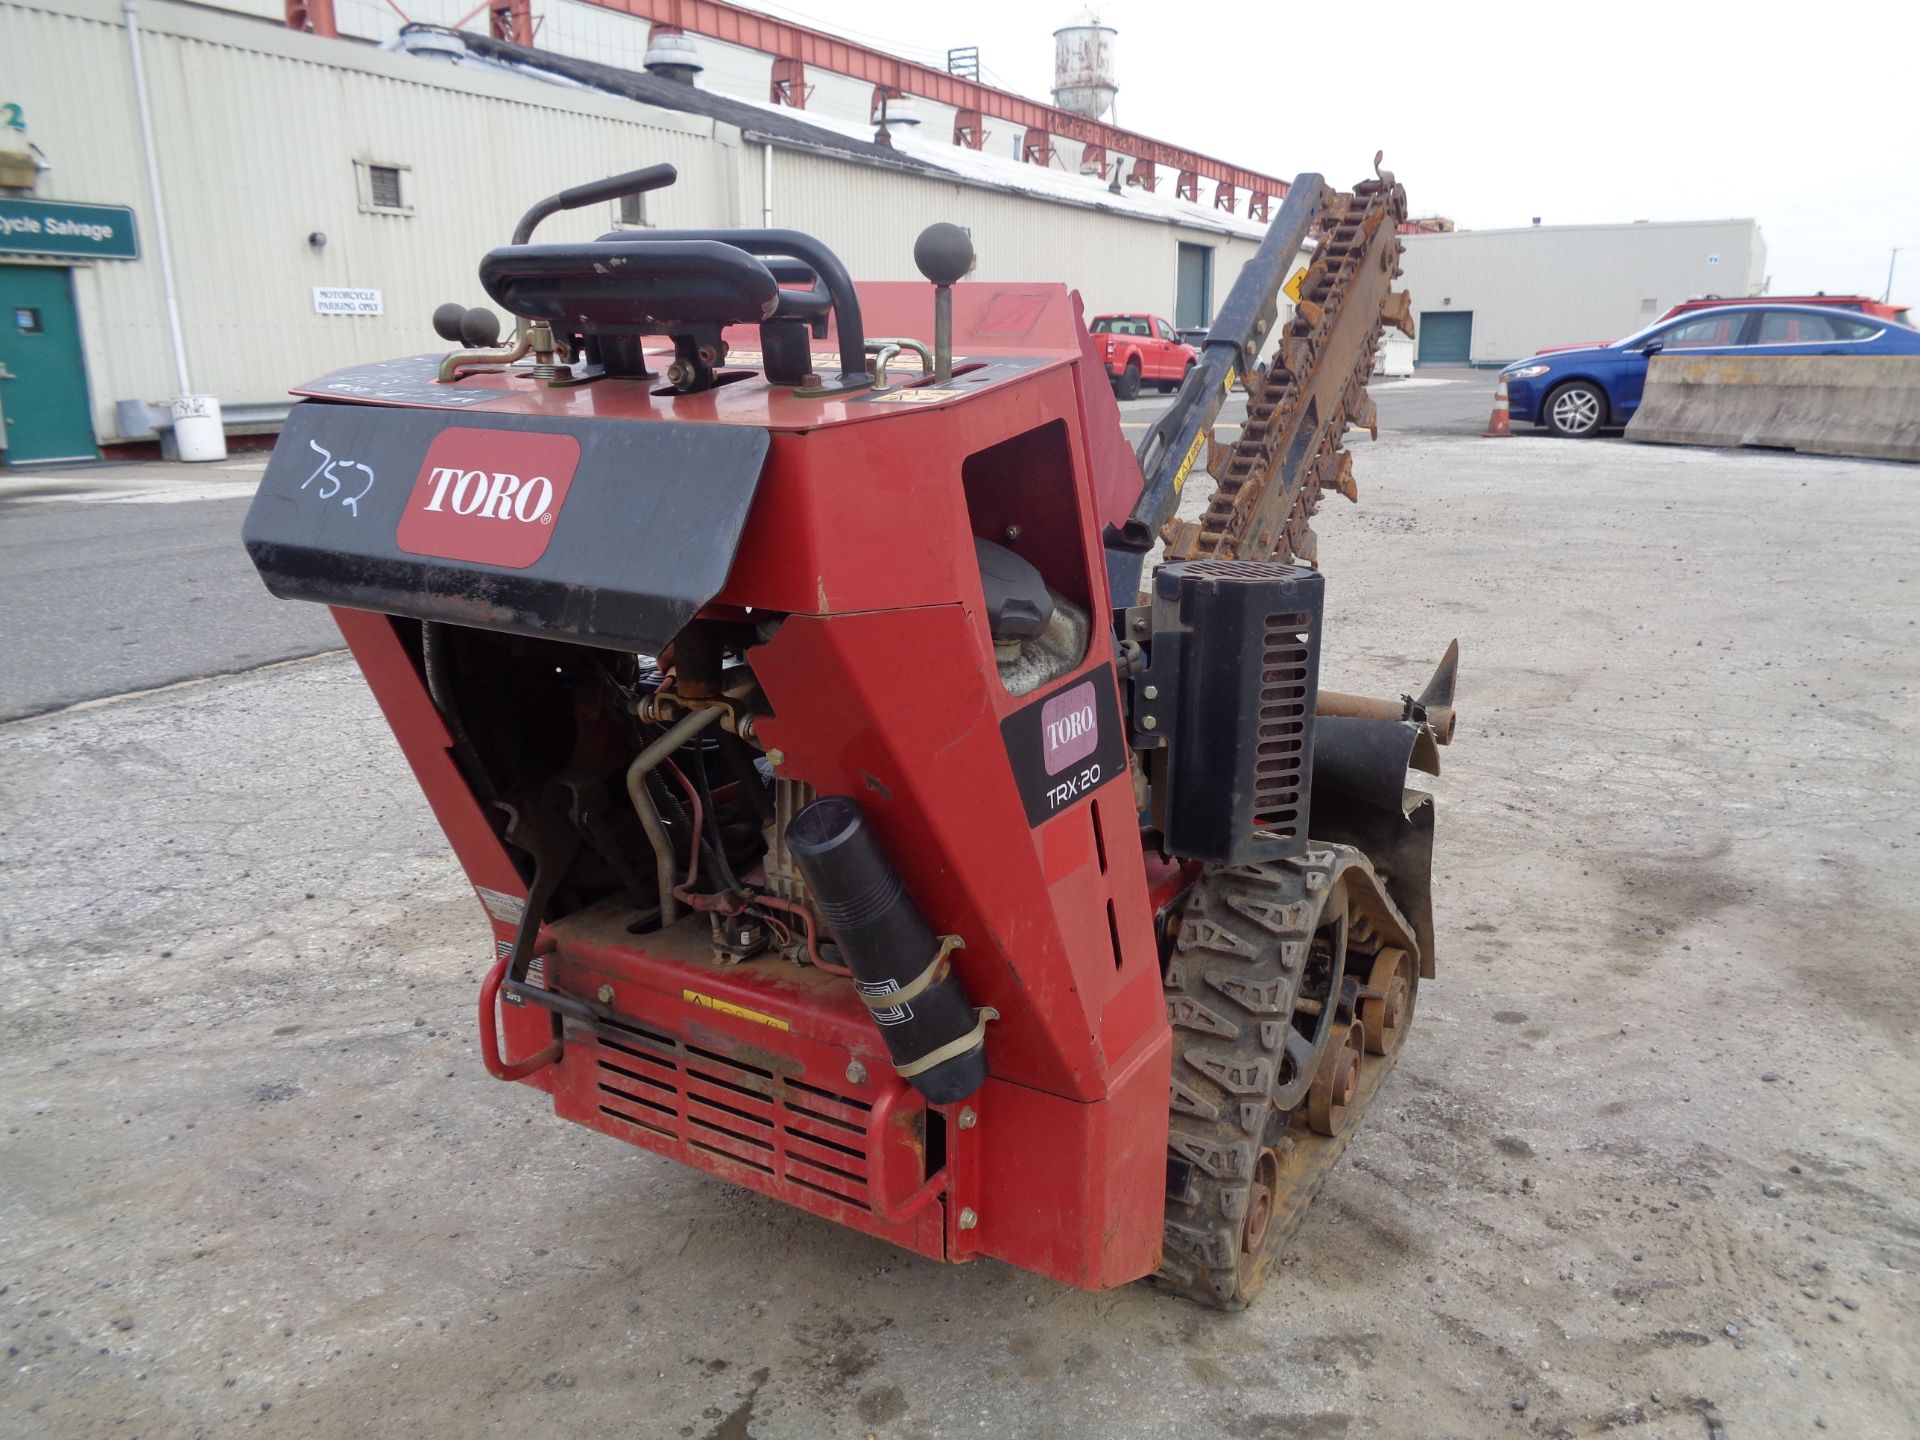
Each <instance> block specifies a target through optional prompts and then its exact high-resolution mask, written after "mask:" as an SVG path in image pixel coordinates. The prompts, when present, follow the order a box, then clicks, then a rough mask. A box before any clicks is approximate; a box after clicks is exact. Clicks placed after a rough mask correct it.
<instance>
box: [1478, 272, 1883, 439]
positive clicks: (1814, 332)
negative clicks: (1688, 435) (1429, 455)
mask: <svg viewBox="0 0 1920 1440" xmlns="http://www.w3.org/2000/svg"><path fill="white" fill-rule="evenodd" d="M1659 354H1668V355H1679V354H1686V355H1920V330H1911V329H1908V328H1907V327H1906V326H1905V325H1898V324H1895V323H1894V322H1893V321H1891V320H1882V319H1878V318H1876V317H1874V316H1871V315H1861V314H1859V313H1857V312H1855V311H1852V310H1840V309H1834V308H1828V307H1825V306H1817V305H1768V304H1765V303H1764V302H1761V303H1755V304H1752V305H1722V306H1717V307H1715V308H1714V309H1711V310H1690V311H1688V312H1687V313H1686V314H1684V315H1679V316H1676V317H1675V318H1673V319H1671V320H1662V321H1660V322H1659V323H1658V324H1655V325H1650V326H1648V327H1647V328H1646V329H1645V330H1642V331H1640V332H1639V334H1637V335H1629V336H1628V337H1627V338H1626V339H1624V340H1621V341H1617V342H1616V343H1614V344H1612V345H1589V346H1581V347H1579V348H1577V349H1571V350H1543V351H1542V352H1541V353H1540V354H1538V355H1534V356H1531V357H1530V358H1528V359H1525V360H1516V361H1515V362H1514V363H1513V364H1511V365H1509V366H1507V368H1506V369H1504V370H1502V371H1501V372H1500V378H1501V379H1502V380H1504V381H1506V384H1507V402H1508V405H1509V407H1510V409H1511V413H1512V416H1513V418H1514V420H1516V421H1527V420H1531V421H1532V422H1533V423H1534V424H1536V425H1544V426H1546V427H1547V429H1549V430H1551V431H1552V432H1553V433H1554V434H1556V435H1565V436H1570V437H1576V438H1578V437H1584V436H1588V435H1592V434H1595V433H1597V432H1598V431H1599V430H1601V429H1602V428H1604V427H1606V426H1619V425H1625V424H1626V423H1627V421H1628V420H1630V419H1632V418H1633V412H1634V411H1635V410H1636V409H1638V408H1639V405H1640V391H1641V389H1642V387H1644V386H1645V385H1646V383H1647V362H1648V361H1649V360H1650V359H1652V358H1653V357H1654V356H1655V355H1659Z"/></svg>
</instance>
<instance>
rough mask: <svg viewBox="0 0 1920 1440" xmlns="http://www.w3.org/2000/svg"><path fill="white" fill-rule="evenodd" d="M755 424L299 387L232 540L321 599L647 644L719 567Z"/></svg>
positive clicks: (756, 450)
mask: <svg viewBox="0 0 1920 1440" xmlns="http://www.w3.org/2000/svg"><path fill="white" fill-rule="evenodd" d="M767 446H768V437H767V433H766V432H765V431H764V430H756V429H751V428H746V427H741V426H732V425H696V424H683V423H678V422H673V421H618V420H571V419H569V420H555V419H546V418H532V417H527V416H518V415H482V414H476V413H474V412H472V411H466V412H448V411H444V410H412V409H403V408H397V407H391V406H375V405H341V404H332V403H327V402H320V401H307V402H304V403H302V404H299V405H296V406H294V407H293V411H292V413H291V414H290V415H289V416H288V417H287V423H286V426H285V428H284V429H283V430H282V431H281V434H280V440H279V443H278V444H276V445H275V446H274V449H273V458H272V459H271V460H270V461H269V462H268V464H267V473H266V475H265V477H264V478H263V479H262V480H261V483H260V490H259V493H258V494H257V495H256V496H255V498H254V502H253V508H252V509H251V510H249V511H248V512H247V520H246V525H245V527H244V528H243V531H242V536H243V538H244V539H245V541H246V546H247V553H248V554H249V555H251V556H252V557H253V563H254V565H255V566H256V567H257V568H258V569H259V571H260V577H261V579H263V580H265V581H266V584H267V588H268V589H269V590H271V591H272V592H273V593H274V594H276V595H279V596H281V597H283V598H286V599H294V600H316V601H319V602H321V603H323V604H327V605H344V606H348V607H350V608H353V609H358V610H378V611H384V612H385V613H387V614H390V615H405V616H410V617H412V618H414V619H417V620H436V621H443V622H446V623H448V624H453V625H468V626H473V627H476V628H479V629H487V630H506V631H512V632H514V633H516V634H521V635H536V636H549V637H553V638H557V639H567V640H574V641H578V642H580V643H582V644H587V645H598V646H603V647H606V648H608V649H615V650H626V651H639V652H644V653H647V654H657V653H658V652H659V651H660V650H661V649H662V648H663V647H664V646H665V645H666V644H667V642H668V641H669V640H671V639H672V638H673V637H674V636H675V635H676V634H678V633H679V631H680V629H681V627H682V626H684V625H685V624H686V623H687V621H688V620H690V619H692V618H693V616H694V614H695V613H696V612H697V611H698V610H699V609H700V607H701V606H703V605H705V604H706V603H707V602H708V601H710V600H711V599H712V598H713V597H714V596H715V595H717V594H718V593H719V592H720V589H721V587H722V586H723V585H725V583H726V579H727V573H728V571H729V570H731V569H732V567H733V558H734V554H735V552H736V550H737V549H738V548H739V543H740V534H741V531H742V530H743V529H744V527H745V525H746V521H747V513H748V511H749V510H750V509H751V508H752V505H753V498H754V494H755V492H756V490H757V489H758V488H759V484H760V471H761V467H762V465H763V464H764V463H765V461H766V456H767Z"/></svg>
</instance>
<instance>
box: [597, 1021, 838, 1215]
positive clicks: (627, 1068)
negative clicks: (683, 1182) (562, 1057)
mask: <svg viewBox="0 0 1920 1440" xmlns="http://www.w3.org/2000/svg"><path fill="white" fill-rule="evenodd" d="M593 1039H594V1049H593V1052H592V1053H593V1062H592V1063H593V1071H592V1082H591V1083H592V1086H593V1091H594V1109H595V1111H596V1113H597V1114H598V1115H599V1116H603V1117H605V1119H607V1120H609V1121H614V1122H618V1125H619V1126H630V1127H632V1128H633V1130H634V1131H637V1132H640V1134H639V1135H629V1137H628V1138H630V1139H638V1138H640V1136H641V1135H644V1136H645V1137H648V1139H649V1140H651V1141H665V1142H669V1143H668V1144H667V1145H666V1146H665V1147H664V1148H667V1149H668V1150H669V1151H672V1150H673V1149H675V1148H678V1147H685V1150H686V1151H690V1152H694V1153H693V1154H687V1155H684V1156H683V1158H687V1159H690V1160H694V1162H695V1163H703V1162H701V1161H700V1160H699V1159H698V1157H699V1156H712V1157H715V1159H716V1160H719V1161H723V1162H725V1164H723V1165H717V1166H712V1167H709V1168H716V1169H718V1170H719V1171H720V1173H722V1174H725V1173H726V1165H741V1166H746V1167H748V1168H749V1169H751V1170H754V1171H756V1172H758V1173H759V1174H762V1175H765V1176H768V1177H770V1178H772V1179H773V1180H774V1181H776V1182H778V1183H780V1184H786V1185H794V1186H798V1187H799V1188H801V1189H803V1190H806V1191H809V1192H811V1193H813V1194H817V1195H825V1196H829V1197H831V1198H832V1199H834V1200H836V1201H839V1202H841V1203H845V1204H852V1205H857V1206H861V1207H863V1208H870V1204H871V1200H870V1197H869V1194H868V1177H869V1174H870V1171H871V1165H872V1147H873V1145H874V1143H875V1136H874V1134H873V1132H872V1110H873V1107H872V1105H871V1104H870V1103H869V1102H867V1101H865V1100H862V1099H860V1098H859V1097H857V1096H853V1095H844V1094H841V1093H840V1092H839V1091H836V1090H829V1089H827V1088H826V1087H824V1086H820V1085H814V1084H810V1083H808V1082H806V1081H804V1080H796V1079H793V1078H792V1077H790V1076H786V1075H781V1074H778V1073H776V1072H775V1071H773V1070H770V1069H767V1068H765V1067H763V1066H759V1065H753V1064H749V1063H747V1062H745V1061H742V1060H736V1059H733V1058H732V1057H730V1056H727V1055H723V1054H721V1053H720V1052H718V1051H715V1050H711V1049H707V1048H705V1047H703V1046H698V1045H690V1044H688V1043H686V1042H685V1041H683V1040H679V1039H676V1038H675V1037H673V1036H671V1035H667V1034H665V1033H663V1032H661V1031H658V1030H654V1029H651V1028H649V1027H646V1026H642V1025H635V1024H633V1023H631V1022H629V1021H614V1020H607V1019H601V1020H599V1021H597V1022H596V1024H595V1026H594V1033H593ZM604 1128H613V1127H604ZM615 1133H619V1132H618V1130H617V1129H616V1130H615Z"/></svg>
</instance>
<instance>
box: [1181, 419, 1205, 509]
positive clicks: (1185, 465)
mask: <svg viewBox="0 0 1920 1440" xmlns="http://www.w3.org/2000/svg"><path fill="white" fill-rule="evenodd" d="M1206 443H1207V432H1206V431H1205V430H1202V431H1201V432H1200V433H1199V434H1198V435H1195V436H1194V437H1193V444H1191V445H1189V446H1188V447H1187V458H1186V459H1184V460H1182V461H1181V462H1180V468H1179V469H1178V470H1176V471H1174V474H1173V493H1174V494H1176V495H1178V494H1179V493H1180V487H1181V486H1183V485H1185V484H1186V483H1187V472H1188V471H1189V470H1191V469H1193V462H1194V460H1195V459H1197V458H1198V457H1199V454H1200V447H1201V446H1202V445H1204V444H1206Z"/></svg>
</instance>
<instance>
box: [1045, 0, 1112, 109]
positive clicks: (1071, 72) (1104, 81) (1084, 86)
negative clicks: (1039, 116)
mask: <svg viewBox="0 0 1920 1440" xmlns="http://www.w3.org/2000/svg"><path fill="white" fill-rule="evenodd" d="M1116 33H1118V32H1116V31H1115V30H1114V28H1113V27H1112V26H1111V25H1102V24H1101V23H1100V17H1099V16H1097V15H1095V14H1094V13H1093V11H1092V10H1090V9H1089V10H1083V11H1081V12H1080V15H1079V18H1077V19H1076V20H1075V21H1074V22H1073V23H1072V24H1071V25H1068V26H1066V27H1065V28H1063V29H1059V30H1056V31H1054V32H1053V103H1054V104H1055V105H1058V106H1059V107H1060V108H1061V109H1062V110H1066V111H1069V112H1071V113H1072V114H1075V115H1084V116H1086V117H1087V119H1089V120H1098V119H1099V118H1100V117H1101V116H1102V115H1105V114H1106V113H1107V110H1108V109H1109V108H1110V107H1111V106H1112V104H1113V97H1114V95H1115V93H1116V92H1117V91H1118V90H1119V89H1120V87H1119V86H1118V85H1117V84H1115V83H1114V79H1113V74H1114V70H1113V39H1114V36H1115V34H1116Z"/></svg>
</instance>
